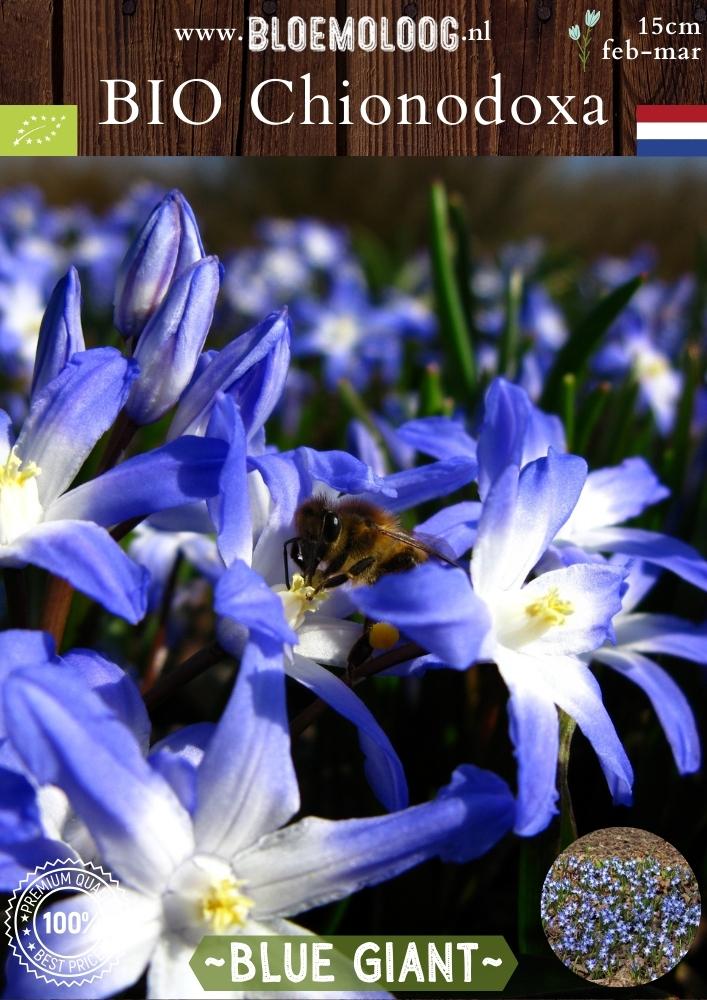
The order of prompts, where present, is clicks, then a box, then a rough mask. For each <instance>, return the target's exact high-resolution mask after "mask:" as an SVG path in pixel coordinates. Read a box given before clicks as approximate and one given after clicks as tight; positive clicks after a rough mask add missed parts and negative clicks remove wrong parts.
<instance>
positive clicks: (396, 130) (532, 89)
mask: <svg viewBox="0 0 707 1000" xmlns="http://www.w3.org/2000/svg"><path fill="white" fill-rule="evenodd" d="M412 6H413V8H416V10H417V17H418V19H419V17H421V16H423V15H430V16H432V17H435V18H437V19H440V18H442V17H443V16H444V15H452V16H454V17H456V18H457V20H458V21H459V24H460V27H463V28H464V29H466V28H470V27H481V28H483V27H484V24H485V22H486V20H487V19H488V20H490V25H491V26H490V35H491V41H490V42H471V41H465V42H462V43H461V44H460V47H459V49H458V50H457V51H456V52H445V51H443V50H442V49H438V50H436V51H435V52H424V51H422V50H419V49H415V50H414V51H412V52H407V53H404V52H394V53H383V52H380V51H374V52H370V53H367V52H353V53H350V54H347V56H346V73H347V78H348V79H349V80H350V88H349V91H350V92H351V96H352V105H355V106H358V104H360V101H361V98H362V97H364V96H365V95H366V94H369V93H371V92H372V90H375V92H377V93H380V94H382V95H383V96H385V97H386V98H387V99H388V100H389V101H391V103H393V102H394V101H395V98H396V96H397V95H400V94H404V93H407V94H421V95H423V96H424V97H425V98H426V102H427V106H428V118H429V119H430V121H431V122H432V123H433V124H431V125H428V126H423V125H395V124H394V123H393V122H390V123H388V124H386V125H384V126H380V127H371V126H368V125H366V124H365V123H362V122H360V120H359V121H358V123H357V124H355V125H353V126H350V127H348V128H347V130H346V151H347V153H349V154H351V155H373V154H382V155H398V156H399V155H416V156H454V155H459V154H462V155H480V154H482V155H489V154H498V153H502V154H509V155H532V154H543V155H547V156H553V155H555V156H560V155H570V154H576V153H579V152H581V153H582V154H583V155H606V154H610V153H611V152H612V127H611V124H610V120H611V110H612V108H611V96H610V95H611V88H612V69H611V66H610V64H608V63H605V62H602V60H601V58H600V52H599V45H598V42H597V41H595V44H594V47H593V48H594V51H592V53H591V57H590V61H589V65H588V67H587V71H586V73H584V72H582V68H581V65H580V62H579V57H578V53H577V49H576V46H574V43H572V42H571V41H570V39H569V35H568V30H569V27H570V25H571V24H572V23H574V22H580V23H581V22H582V19H583V18H584V11H585V9H586V7H587V4H586V3H585V0H572V2H571V3H570V4H565V3H563V4H562V5H560V4H559V3H557V2H551V0H547V2H544V3H541V4H537V3H534V2H526V0H501V2H499V0H493V2H492V0H479V2H478V3H476V4H474V5H470V4H468V3H466V2H465V0H424V2H423V0H420V2H418V3H417V4H415V5H412ZM410 8H411V5H410V4H408V5H407V8H406V9H407V10H410ZM612 8H613V5H612V2H610V0H609V2H606V3H602V21H603V22H604V23H605V24H607V25H610V24H611V21H612ZM347 10H348V12H349V13H352V14H354V15H356V16H362V15H363V14H372V15H373V16H375V17H381V16H387V17H389V18H391V19H394V18H396V17H399V16H400V14H401V13H402V12H403V5H402V4H401V3H399V2H395V0H374V2H373V3H371V2H370V0H349V2H348V3H347ZM470 11H471V12H470ZM599 34H600V30H599V29H596V30H595V38H597V39H598V37H599ZM496 73H501V74H502V88H503V89H502V102H503V109H504V110H503V117H504V119H505V121H504V123H503V124H500V125H496V124H492V125H488V126H487V125H483V126H480V125H477V123H476V122H475V121H474V118H473V107H474V104H475V102H476V101H477V100H478V98H479V97H481V96H483V95H486V94H490V93H492V92H493V82H492V77H493V75H494V74H496ZM591 93H596V94H601V95H602V96H603V97H604V98H605V114H606V117H607V118H609V124H607V125H605V126H596V127H593V128H589V129H588V128H582V127H576V128H575V127H573V126H570V125H565V124H556V125H549V124H537V125H533V126H532V127H531V126H522V125H519V124H516V123H514V122H513V121H512V119H511V115H510V105H511V103H512V101H513V99H514V98H516V97H518V96H519V95H521V94H533V95H535V96H536V97H538V98H539V99H540V100H541V103H542V104H543V113H542V118H541V122H542V121H547V120H548V119H549V118H551V117H552V115H553V114H554V111H555V110H556V109H553V108H552V107H551V106H550V105H549V103H548V102H547V101H546V100H544V97H545V95H548V94H555V95H560V96H564V95H570V94H574V95H576V98H577V99H576V100H575V101H574V102H573V103H572V105H570V107H569V108H568V110H569V111H570V113H572V111H573V110H574V111H576V110H578V109H579V108H580V107H581V103H582V101H583V99H584V97H585V96H586V95H587V94H591ZM445 94H458V95H460V96H461V97H462V98H463V99H464V100H465V101H466V102H467V105H468V109H469V113H468V117H467V119H466V121H464V122H463V123H462V124H461V125H458V126H445V125H444V124H443V123H440V122H438V120H437V118H436V117H435V116H434V113H433V112H434V107H435V105H436V103H437V101H438V100H439V98H440V97H442V96H444V95H445ZM488 106H489V105H488V104H487V105H486V107H488ZM454 110H455V105H454V104H452V103H451V102H450V103H449V110H448V117H451V116H452V112H453V111H454ZM520 110H521V113H522V114H523V115H529V114H530V113H531V109H530V106H529V104H528V102H523V104H522V105H521V108H520ZM573 117H575V118H577V116H576V115H573Z"/></svg>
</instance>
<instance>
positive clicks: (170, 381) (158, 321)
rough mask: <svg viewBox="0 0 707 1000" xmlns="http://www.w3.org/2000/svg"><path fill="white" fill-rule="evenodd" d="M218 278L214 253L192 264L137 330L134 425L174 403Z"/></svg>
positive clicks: (188, 373) (130, 407)
mask: <svg viewBox="0 0 707 1000" xmlns="http://www.w3.org/2000/svg"><path fill="white" fill-rule="evenodd" d="M220 282H221V270H220V267H219V262H218V258H217V257H204V258H203V259H202V260H198V261H197V262H196V263H194V264H192V265H191V267H190V268H189V269H188V270H187V271H185V272H184V273H183V274H182V275H181V276H180V277H179V278H177V279H176V281H174V282H173V284H172V286H171V287H170V289H169V291H168V292H167V295H166V297H165V299H164V301H163V302H162V305H161V306H160V307H159V309H158V310H157V312H155V313H154V314H153V316H152V318H151V319H150V321H149V322H148V324H147V326H146V327H145V329H144V330H143V331H142V334H141V335H140V339H139V340H138V342H137V347H136V348H135V354H134V357H135V360H136V361H137V363H138V364H139V366H140V376H139V378H138V379H137V381H136V382H135V383H134V385H133V387H132V390H131V393H130V396H129V398H128V402H127V406H126V409H127V412H128V416H129V417H130V418H131V419H132V420H134V421H135V423H136V424H140V425H142V424H150V423H153V422H154V421H155V420H159V418H160V417H161V416H162V415H163V414H164V413H166V412H167V410H169V409H170V407H172V406H174V404H175V403H176V402H177V401H178V400H179V398H180V396H181V395H182V392H183V391H184V389H185V388H186V386H187V385H188V384H189V382H190V380H191V378H192V376H193V374H194V369H195V368H196V364H197V361H198V360H199V355H200V354H201V349H202V347H203V345H204V341H205V340H206V335H207V334H208V332H209V328H210V326H211V321H212V319H213V315H214V307H215V305H216V296H217V295H218V290H219V285H220Z"/></svg>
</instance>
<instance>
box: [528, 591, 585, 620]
mask: <svg viewBox="0 0 707 1000" xmlns="http://www.w3.org/2000/svg"><path fill="white" fill-rule="evenodd" d="M525 611H526V614H528V615H529V616H530V617H531V618H539V619H541V620H542V621H544V622H545V623H546V624H547V625H564V624H565V620H566V618H567V616H568V615H571V614H573V612H574V605H573V604H572V602H571V601H563V600H562V598H561V597H560V593H559V591H558V589H557V587H553V588H552V589H551V590H548V592H547V594H545V596H544V597H541V598H540V599H539V600H537V601H533V603H532V604H529V605H528V606H527V607H526V609H525Z"/></svg>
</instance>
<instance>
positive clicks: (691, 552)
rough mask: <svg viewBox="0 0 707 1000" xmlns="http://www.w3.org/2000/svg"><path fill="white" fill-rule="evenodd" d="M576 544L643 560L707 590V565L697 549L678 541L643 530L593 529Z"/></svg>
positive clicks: (579, 538) (581, 536)
mask: <svg viewBox="0 0 707 1000" xmlns="http://www.w3.org/2000/svg"><path fill="white" fill-rule="evenodd" d="M577 541H578V544H580V545H582V546H583V547H584V548H589V549H594V550H596V551H599V552H621V553H623V554H624V555H627V556H635V557H637V558H639V559H643V560H644V562H647V563H652V564H653V565H655V566H661V567H662V568H663V569H669V570H670V571H671V572H672V573H675V575H676V576H679V577H681V578H682V579H683V580H687V582H688V583H692V584H694V585H695V586H696V587H699V588H700V589H701V590H707V562H705V560H704V559H703V558H702V556H701V555H700V554H699V552H698V551H697V550H696V549H693V548H692V546H691V545H687V544H686V543H685V542H681V541H679V540H678V539H677V538H670V537H669V536H668V535H661V534H659V533H658V532H656V531H644V530H643V529H642V528H594V529H592V530H590V531H587V532H586V533H584V534H582V535H580V536H579V537H578V539H577Z"/></svg>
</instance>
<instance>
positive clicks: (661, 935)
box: [540, 827, 701, 986]
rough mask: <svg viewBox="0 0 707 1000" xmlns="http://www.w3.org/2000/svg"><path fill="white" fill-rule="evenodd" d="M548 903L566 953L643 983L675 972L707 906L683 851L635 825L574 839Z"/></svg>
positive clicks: (578, 966)
mask: <svg viewBox="0 0 707 1000" xmlns="http://www.w3.org/2000/svg"><path fill="white" fill-rule="evenodd" d="M540 908H541V915H542V922H543V927H544V929H545V934H546V936H547V939H548V941H549V942H550V947H551V948H552V950H553V951H554V952H555V954H556V955H557V957H558V958H559V959H560V961H561V962H563V963H564V964H565V965H566V966H567V967H568V968H569V969H571V970H572V972H575V973H576V974H577V975H578V976H582V977H583V978H584V979H588V980H590V981H591V982H593V983H598V984H600V985H602V986H639V985H641V984H643V983H650V982H652V981H653V980H654V979H658V978H660V976H664V975H665V974H666V973H667V972H670V970H671V969H673V968H674V967H675V966H676V965H677V964H678V962H679V961H680V959H681V958H682V957H683V956H684V955H685V954H686V952H687V950H688V949H689V947H690V945H691V944H692V940H693V938H694V936H695V933H696V931H697V927H698V924H699V922H700V914H701V907H700V893H699V889H698V887H697V880H696V878H695V876H694V873H693V871H692V869H691V868H690V866H689V865H688V863H687V861H685V859H684V858H683V856H682V855H681V854H680V853H679V851H677V850H676V849H675V848H674V847H673V846H672V845H671V844H669V843H667V841H665V840H662V839H661V838H660V837H656V836H655V835H654V834H652V833H647V832H646V831H645V830H634V829H632V828H631V827H611V828H610V829H607V830H597V831H596V832H595V833H590V834H588V835H587V836H586V837H580V839H579V840H576V841H575V842H574V843H573V844H571V845H570V846H569V847H568V848H567V850H566V851H564V852H563V853H562V854H561V855H560V856H559V857H558V858H557V860H556V861H555V863H554V864H553V866H552V868H551V869H550V871H549V872H548V874H547V877H546V879H545V883H544V885H543V891H542V899H541V904H540Z"/></svg>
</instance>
